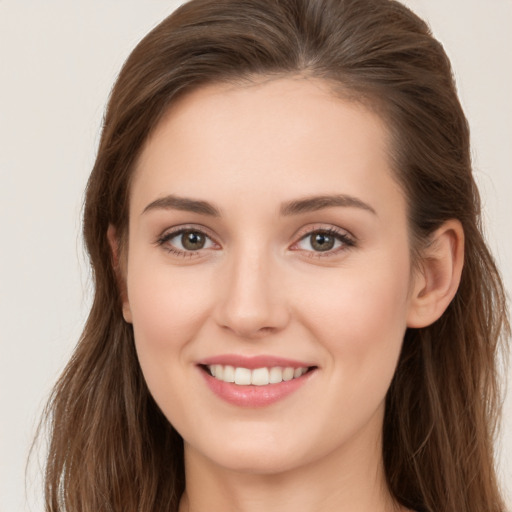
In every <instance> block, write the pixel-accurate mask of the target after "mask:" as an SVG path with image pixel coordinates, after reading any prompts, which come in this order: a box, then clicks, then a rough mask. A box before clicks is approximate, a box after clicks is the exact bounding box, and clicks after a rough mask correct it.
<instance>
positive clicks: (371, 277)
mask: <svg viewBox="0 0 512 512" xmlns="http://www.w3.org/2000/svg"><path fill="white" fill-rule="evenodd" d="M388 150H389V148H388V142H387V132H386V129H385V126H384V124H383V123H382V121H381V119H380V118H379V117H378V116H377V115H376V114H374V113H372V112H370V111H368V110H366V109H365V108H364V107H362V106H361V105H359V104H356V103H354V102H348V101H346V100H342V99H339V98H337V97H335V96H334V95H333V94H332V93H331V91H330V90H329V89H328V87H327V85H325V84H323V83H322V82H319V81H316V80H306V79H304V78H300V77H299V78H294V77H289V78H280V79H276V80H267V81H260V82H257V83H253V84H251V85H247V86H240V85H238V86H230V85H212V86H208V87H204V88H202V89H199V90H197V91H195V92H192V93H191V94H189V95H188V96H186V97H184V98H182V99H181V100H180V101H179V102H178V103H176V104H175V105H173V107H172V108H171V110H170V111H169V112H168V113H167V115H166V116H165V117H164V119H163V120H162V121H161V123H160V125H159V126H158V127H157V129H156V130H155V131H154V132H153V134H152V135H151V137H150V138H149V140H148V141H147V143H146V145H145V147H144V149H143V152H142V154H141V156H140V158H139V160H138V163H137V167H136V170H135V174H134V179H133V182H132V188H131V197H130V221H129V244H128V246H129V248H128V251H127V254H125V255H123V256H124V259H123V268H124V272H123V273H124V280H125V288H126V291H125V297H124V305H123V313H124V317H125V320H126V321H128V322H131V323H133V328H134V333H135V341H136V348H137V353H138V356H139V360H140V364H141V367H142V370H143V372H144V375H145V378H146V381H147V384H148V386H149V389H150V391H151V393H152V394H153V396H154V398H155V400H156V401H157V403H158V404H159V406H160V408H161V409H162V411H163V412H164V414H165V415H166V416H167V418H168V419H169V421H170V422H171V423H172V424H173V425H174V426H175V428H176V429H177V430H178V432H180V434H181V435H182V437H183V438H184V443H185V464H186V478H187V488H186V492H185V495H184V497H183V499H182V502H181V508H180V510H181V511H182V512H183V511H196V512H200V511H204V510H209V511H223V512H226V511H228V512H229V511H235V510H236V511H242V512H255V511H260V512H261V511H274V510H275V511H280V512H287V511H292V510H293V511H294V512H295V511H297V510H300V511H304V512H307V511H318V510H322V511H335V510H336V511H339V510H350V511H351V512H357V511H361V512H362V511H368V512H369V511H372V512H378V511H387V510H397V508H396V506H395V504H394V503H393V500H392V499H391V497H390V495H389V492H388V491H387V489H386V485H385V478H384V473H383V467H382V458H381V443H382V440H381V429H382V422H383V413H384V399H385V395H386V392H387V390H388V388H389V385H390V382H391V379H392V377H393V373H394V371H395V367H396V364H397V360H398V357H399V352H400V348H401V344H402V339H403V335H404V333H405V330H406V328H407V327H408V326H414V327H419V326H423V325H428V323H431V322H432V321H434V320H435V319H436V318H437V317H439V316H440V314H442V311H444V308H445V307H446V306H447V304H448V303H449V301H450V300H451V297H452V296H453V294H454V293H455V290H456V287H457V284H458V275H460V268H461V266H462V249H461V246H462V238H463V235H462V232H461V229H460V226H459V225H458V224H457V223H456V222H455V221H451V222H449V223H447V224H446V225H445V226H443V227H442V228H441V229H440V230H439V231H438V232H437V233H436V234H435V238H434V243H433V244H431V248H430V249H429V250H430V253H429V254H428V258H425V262H424V264H423V265H422V266H421V268H422V272H415V271H413V265H412V261H411V248H410V246H409V237H408V225H407V215H406V201H405V197H404V195H403V192H402V189H401V188H400V186H399V185H398V183H397V181H396V180H395V179H394V177H393V171H392V169H391V168H390V163H389V158H388ZM171 194H172V195H174V196H179V197H185V198H192V199H194V200H201V201H208V202H209V203H211V204H212V205H213V206H214V207H215V208H216V209H217V210H218V215H217V216H212V215H209V214H205V213H201V212H192V211H187V210H181V209H176V208H174V207H170V206H169V204H167V205H166V204H164V203H163V202H160V203H158V202H157V203H155V201H158V200H160V199H162V198H165V197H166V196H169V195H171ZM326 195H329V196H331V195H345V196H350V197H351V198H355V199H357V201H359V202H361V203H364V205H365V207H362V206H361V204H352V205H348V206H347V205H345V206H330V207H326V208H321V209H316V210H315V211H308V212H302V213H295V214H288V215H283V214H282V212H280V209H282V205H283V204H286V203H289V202H291V201H296V200H301V199H304V198H306V197H310V196H326ZM167 203H168V202H167ZM151 204H152V206H151V207H148V205H151ZM182 227H187V228H191V229H196V230H200V231H203V232H204V233H206V235H208V238H207V239H206V244H205V246H204V248H202V249H200V250H198V251H185V253H183V247H182V246H181V245H180V243H181V240H182V239H181V236H179V235H176V236H174V238H172V237H171V236H167V237H165V235H169V233H171V232H173V230H174V231H175V230H176V229H179V228H182ZM321 229H323V230H328V229H335V230H336V232H337V233H338V234H341V235H342V236H344V237H348V239H349V241H350V242H349V243H346V238H345V239H340V240H339V241H337V242H336V245H335V247H334V248H333V249H332V250H329V251H325V252H320V251H318V250H315V249H314V247H313V246H312V245H311V238H310V236H309V235H310V234H311V233H312V232H313V231H315V230H316V231H318V230H321ZM338 234H337V235H336V236H338ZM109 238H110V240H111V243H112V246H113V248H114V250H115V245H116V242H115V240H116V239H115V232H114V231H113V230H110V231H109ZM176 250H181V251H182V254H176V253H175V251H176ZM173 251H174V252H173ZM219 354H238V355H246V356H252V355H259V354H266V355H275V356H280V357H287V358H293V359H295V360H299V361H305V362H307V363H308V364H310V365H315V366H316V367H317V369H316V370H315V372H314V374H312V375H311V377H310V378H309V380H308V381H307V383H306V384H305V385H303V386H302V387H301V388H300V389H298V390H297V391H296V392H295V393H292V394H291V395H289V396H287V397H286V398H284V399H282V400H280V401H278V402H277V403H275V404H272V405H269V406H266V407H259V408H251V407H249V408H247V407H245V408H243V407H239V406H235V405H232V404H229V403H227V402H225V401H223V400H222V399H220V398H219V397H217V396H216V395H215V394H213V393H212V391H211V390H210V389H209V388H208V386H206V385H205V382H204V377H203V375H201V371H202V370H200V369H199V368H198V366H197V362H198V361H199V360H201V359H203V358H205V357H211V356H216V355H219ZM311 482H314V483H315V484H314V485H311ZM398 509H399V508H398Z"/></svg>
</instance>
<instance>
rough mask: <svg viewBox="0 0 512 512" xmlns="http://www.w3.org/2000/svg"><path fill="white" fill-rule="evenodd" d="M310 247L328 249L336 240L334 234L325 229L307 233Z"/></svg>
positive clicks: (320, 249)
mask: <svg viewBox="0 0 512 512" xmlns="http://www.w3.org/2000/svg"><path fill="white" fill-rule="evenodd" d="M309 238H310V244H311V247H312V248H313V249H314V250H315V251H321V252H322V251H330V250H331V249H332V248H333V247H334V244H335V242H336V239H335V238H334V236H332V235H330V234H329V233H327V232H325V231H317V232H315V233H311V235H309Z"/></svg>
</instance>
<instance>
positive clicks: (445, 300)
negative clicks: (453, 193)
mask: <svg viewBox="0 0 512 512" xmlns="http://www.w3.org/2000/svg"><path fill="white" fill-rule="evenodd" d="M463 265H464V230H463V229H462V225H461V223H460V222H459V221H458V220H455V219H451V220H448V221H446V222H445V223H444V224H443V225H442V226H441V227H440V228H438V229H437V230H436V231H435V232H434V233H433V234H432V236H431V238H430V242H429V244H428V246H427V247H426V248H425V249H424V250H423V251H422V255H421V261H420V262H419V265H418V266H419V270H418V271H416V275H415V276H414V282H413V290H412V297H411V304H410V309H409V315H408V318H407V326H408V327H415V328H420V327H426V326H428V325H430V324H432V323H434V322H435V321H436V320H437V319H438V318H439V317H440V316H441V315H442V314H443V313H444V311H445V310H446V308H447V307H448V305H449V304H450V302H451V301H452V299H453V297H454V296H455V293H456V292H457V289H458V287H459V283H460V277H461V274H462V267H463Z"/></svg>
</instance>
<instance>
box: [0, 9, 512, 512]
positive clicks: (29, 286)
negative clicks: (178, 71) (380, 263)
mask: <svg viewBox="0 0 512 512" xmlns="http://www.w3.org/2000/svg"><path fill="white" fill-rule="evenodd" d="M404 3H406V4H407V5H409V6H410V7H411V8H413V10H415V11H416V12H417V13H418V14H420V15H421V16H423V17H424V18H426V19H427V21H429V23H430V24H431V26H432V29H433V31H434V33H435V35H436V36H437V37H438V38H439V39H440V40H441V41H442V42H443V44H444V45H445V48H446V50H447V52H448V54H449V56H450V58H451V59H452V64H453V67H454V70H455V74H456V77H457V83H458V86H459V91H460V95H461V99H462V102H463V105H464V107H465V110H466V114H467V116H468V118H469V121H470V125H471V127H472V138H473V154H474V162H475V172H476V176H477V179H478V182H479V184H480V188H481V192H482V195H483V203H484V207H485V217H484V220H485V224H486V227H487V234H488V238H489V241H490V244H491V247H492V248H493V250H494V253H495V255H496V258H497V260H498V262H499V265H500V267H501V270H502V273H503V276H504V278H505V283H506V286H507V288H508V290H509V292H510V290H511V289H512V273H511V266H510V264H509V262H510V261H512V236H511V235H512V206H511V199H510V196H511V193H512V165H511V164H512V151H511V144H512V98H511V96H512V62H511V49H512V30H511V27H512V0H486V1H485V2H484V1H482V0H406V1H404ZM178 4H179V2H176V1H171V0H167V1H163V0H138V1H135V0H122V1H121V0H110V1H105V0H103V1H100V0H76V1H73V2H71V1H69V0H46V1H44V2H40V1H36V0H33V1H32V0H11V1H9V0H0V223H1V225H0V237H1V238H0V240H1V245H0V326H1V327H0V411H1V423H0V428H1V430H0V512H21V511H28V510H34V511H42V510H43V506H42V501H41V496H42V492H41V489H40V485H41V483H40V479H39V478H38V469H39V468H38V466H37V460H36V464H34V465H33V466H32V467H31V469H30V471H29V472H28V480H27V489H25V479H24V473H25V463H26V457H27V453H28V449H29V447H30V444H31V441H32V439H33V436H34V432H35V427H36V424H37V420H38V418H39V415H40V413H41V410H42V406H43V404H44V402H45V400H46V398H47V396H48V393H49V391H50V389H51V386H52V384H53V383H54V382H55V380H56V378H57V376H58V375H59V373H60V371H61V370H62V368H63V366H64V364H65V363H66V361H67V359H68V358H69V356H70V354H71V351H72V349H73V346H74V344H75V343H76V340H77V339H78V336H79V334H80V332H81V327H82V325H83V322H84V320H85V316H86V314H87V311H88V304H89V301H90V281H89V270H88V266H87V263H86V261H85V259H84V256H83V249H82V244H81V239H80V214H81V204H82V198H83V190H84V186H85V183H86V179H87V176H88V173H89V171H90V169H91V167H92V164H93V161H94V155H95V151H96V147H97V143H98V138H99V127H100V125H101V119H102V114H103V109H104V106H105V103H106V100H107V97H108V93H109V90H110V88H111V86H112V84H113V81H114V79H115V76H116V74H117V73H118V71H119V69H120V66H121V65H122V63H123V61H124V59H125V58H126V57H127V55H128V54H129V52H130V51H131V49H132V48H133V47H134V46H135V44H136V43H137V42H138V41H139V39H140V38H141V37H142V36H143V35H144V34H145V33H146V32H147V31H148V30H149V29H151V28H152V27H153V26H155V25H156V24H157V23H158V22H159V21H160V20H162V19H163V18H164V17H165V16H166V15H167V14H169V13H170V12H171V11H172V10H173V9H174V8H175V7H176V6H177V5H178ZM511 394H512V393H509V396H508V401H507V402H506V408H505V422H504V427H503V435H502V440H501V442H500V443H499V444H498V445H497V451H498V453H499V454H500V457H499V471H500V475H501V479H502V482H503V484H504V486H505V488H506V489H507V493H508V496H509V503H512V397H511V396H510V395H511ZM511 508H512V507H511Z"/></svg>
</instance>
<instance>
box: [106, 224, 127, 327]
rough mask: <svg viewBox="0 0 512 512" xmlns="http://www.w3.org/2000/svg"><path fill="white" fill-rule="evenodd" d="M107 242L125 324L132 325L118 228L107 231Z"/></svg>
mask: <svg viewBox="0 0 512 512" xmlns="http://www.w3.org/2000/svg"><path fill="white" fill-rule="evenodd" d="M107 240H108V243H109V245H110V251H111V253H112V266H113V268H114V272H115V273H116V278H117V288H118V290H119V295H120V298H121V301H122V304H123V318H124V320H125V322H128V323H130V324H131V323H132V312H131V309H130V303H129V301H128V293H127V290H126V272H125V271H124V269H123V268H122V265H121V255H120V247H119V238H118V236H117V234H116V228H115V227H114V226H112V224H110V225H109V226H108V229H107Z"/></svg>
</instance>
